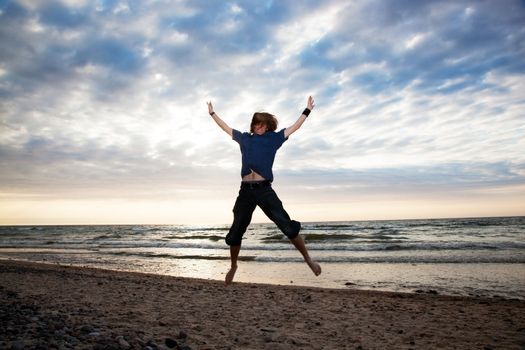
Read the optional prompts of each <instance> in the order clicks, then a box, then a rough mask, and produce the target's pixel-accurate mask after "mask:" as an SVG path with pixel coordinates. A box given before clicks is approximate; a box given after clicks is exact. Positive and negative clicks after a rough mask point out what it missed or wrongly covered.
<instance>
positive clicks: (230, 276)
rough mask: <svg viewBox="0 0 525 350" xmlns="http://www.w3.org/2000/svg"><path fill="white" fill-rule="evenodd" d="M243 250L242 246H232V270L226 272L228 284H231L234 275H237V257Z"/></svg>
mask: <svg viewBox="0 0 525 350" xmlns="http://www.w3.org/2000/svg"><path fill="white" fill-rule="evenodd" d="M240 251H241V246H240V245H236V246H230V260H231V267H230V271H228V273H227V274H226V278H225V280H224V281H225V282H226V285H229V284H231V283H232V281H233V277H234V276H235V272H237V258H238V257H239V252H240Z"/></svg>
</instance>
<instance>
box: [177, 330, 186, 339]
mask: <svg viewBox="0 0 525 350" xmlns="http://www.w3.org/2000/svg"><path fill="white" fill-rule="evenodd" d="M177 338H179V339H186V338H188V334H187V333H186V332H184V331H182V330H181V331H180V332H179V336H178V337H177Z"/></svg>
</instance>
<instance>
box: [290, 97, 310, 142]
mask: <svg viewBox="0 0 525 350" xmlns="http://www.w3.org/2000/svg"><path fill="white" fill-rule="evenodd" d="M314 107H315V102H314V99H313V98H312V96H308V102H307V103H306V109H305V110H304V111H303V113H302V114H301V116H300V117H299V119H297V121H296V122H295V123H293V125H292V126H289V127H287V128H286V130H284V137H288V136H290V135H291V134H293V133H294V132H296V131H297V130H299V128H300V127H301V125H303V123H304V121H305V120H306V118H308V114H310V112H311V111H312V109H314Z"/></svg>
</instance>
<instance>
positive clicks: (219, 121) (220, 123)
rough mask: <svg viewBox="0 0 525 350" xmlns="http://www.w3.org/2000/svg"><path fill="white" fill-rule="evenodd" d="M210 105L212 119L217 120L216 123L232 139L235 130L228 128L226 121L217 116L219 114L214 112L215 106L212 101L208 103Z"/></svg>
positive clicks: (209, 110) (209, 111)
mask: <svg viewBox="0 0 525 350" xmlns="http://www.w3.org/2000/svg"><path fill="white" fill-rule="evenodd" d="M207 103H208V113H209V114H210V115H211V117H212V118H213V120H215V122H216V123H217V125H218V126H219V127H220V128H221V129H222V130H224V132H226V133H227V134H228V135H230V137H233V130H232V128H230V127H229V126H228V124H226V123H225V122H224V120H222V119H221V118H219V116H218V115H217V113H215V111H214V110H213V105H212V104H211V101H210V102H207Z"/></svg>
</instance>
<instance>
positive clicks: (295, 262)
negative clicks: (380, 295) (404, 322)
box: [0, 217, 525, 299]
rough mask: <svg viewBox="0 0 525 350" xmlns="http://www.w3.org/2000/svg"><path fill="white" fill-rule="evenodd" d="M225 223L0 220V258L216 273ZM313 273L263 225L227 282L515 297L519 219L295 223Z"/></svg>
mask: <svg viewBox="0 0 525 350" xmlns="http://www.w3.org/2000/svg"><path fill="white" fill-rule="evenodd" d="M228 228H229V225H213V226H205V225H202V226H199V225H193V226H189V225H83V226H0V259H19V260H26V261H38V262H47V263H58V264H63V265H77V266H90V267H98V268H106V269H113V270H125V271H138V272H147V273H156V274H166V275H173V276H181V277H192V278H205V279H217V280H222V279H224V277H225V273H226V272H227V271H228V268H229V249H228V247H227V246H226V244H225V243H224V236H225V235H226V233H227V232H228ZM301 235H302V236H303V237H304V239H305V241H306V244H307V247H308V249H309V251H310V255H311V256H312V258H314V259H315V260H316V261H317V262H319V263H320V264H321V266H322V268H323V273H322V274H321V276H319V277H315V276H314V275H313V274H312V272H311V271H310V270H309V269H308V267H307V265H306V264H305V263H304V262H303V260H302V257H301V255H300V254H299V252H298V251H296V250H295V248H294V247H293V246H292V245H291V244H290V242H289V241H288V240H287V239H286V237H284V236H283V235H282V233H281V232H280V231H279V230H278V229H277V227H275V225H274V224H271V223H259V224H252V225H251V226H250V227H249V229H248V231H247V232H246V234H245V236H244V240H243V246H242V250H241V255H240V261H239V269H238V272H237V275H236V278H235V281H241V282H255V283H273V284H284V285H300V286H310V287H322V288H351V289H371V290H384V291H398V292H416V293H433V294H435V293H438V294H449V295H471V296H483V297H504V298H519V299H525V217H496V218H464V219H429V220H391V221H347V222H310V223H303V228H302V231H301Z"/></svg>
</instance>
